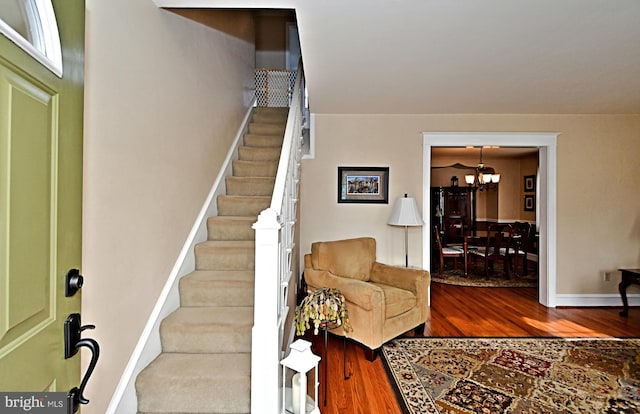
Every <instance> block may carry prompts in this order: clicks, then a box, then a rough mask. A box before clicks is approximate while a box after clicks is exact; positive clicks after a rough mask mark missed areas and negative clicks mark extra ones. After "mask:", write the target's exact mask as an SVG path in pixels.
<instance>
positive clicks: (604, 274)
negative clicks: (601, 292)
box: [602, 271, 611, 282]
mask: <svg viewBox="0 0 640 414" xmlns="http://www.w3.org/2000/svg"><path fill="white" fill-rule="evenodd" d="M602 280H604V281H605V282H608V281H610V280H611V272H607V271H604V272H602Z"/></svg>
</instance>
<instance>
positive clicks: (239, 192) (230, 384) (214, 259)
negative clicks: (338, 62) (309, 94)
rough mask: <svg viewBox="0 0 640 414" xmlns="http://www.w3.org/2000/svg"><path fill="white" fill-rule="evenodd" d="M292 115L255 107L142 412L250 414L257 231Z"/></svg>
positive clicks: (148, 382)
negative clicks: (255, 241) (224, 193)
mask: <svg viewBox="0 0 640 414" xmlns="http://www.w3.org/2000/svg"><path fill="white" fill-rule="evenodd" d="M287 113H288V108H256V110H255V111H254V114H253V117H252V121H251V123H250V125H249V129H248V132H247V134H246V135H245V136H244V146H241V147H240V148H239V149H238V160H235V161H233V176H230V177H227V178H226V195H224V196H220V197H218V200H217V203H218V216H215V217H210V218H209V219H208V221H207V228H208V240H207V241H205V242H203V243H200V244H198V245H196V247H195V256H196V270H195V271H194V272H193V273H191V274H189V275H187V276H185V277H183V278H182V279H181V280H180V288H179V290H180V308H178V309H177V310H176V311H175V312H173V313H172V314H170V315H169V316H167V317H166V318H165V319H164V320H163V321H162V323H161V326H160V338H161V343H162V353H161V354H160V355H159V356H158V357H157V358H156V359H155V360H154V361H153V362H151V363H150V364H149V365H148V366H147V367H146V368H145V369H144V370H143V371H142V372H141V373H140V374H139V375H138V377H137V379H136V394H137V397H138V413H139V414H151V413H154V414H155V413H164V414H169V413H181V414H188V413H209V414H214V413H215V414H217V413H221V414H222V413H232V414H240V413H249V412H250V411H251V401H250V394H251V392H250V385H251V330H252V326H253V296H254V262H255V260H254V255H255V243H254V230H253V229H252V227H251V225H252V224H253V223H255V222H256V220H257V217H258V214H259V213H260V212H261V211H262V210H264V209H265V208H267V207H269V204H270V202H271V195H272V192H273V185H274V179H275V175H276V171H277V168H278V161H279V157H280V151H281V146H282V140H283V136H284V129H285V124H286V119H287Z"/></svg>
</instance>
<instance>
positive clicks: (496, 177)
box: [491, 174, 500, 184]
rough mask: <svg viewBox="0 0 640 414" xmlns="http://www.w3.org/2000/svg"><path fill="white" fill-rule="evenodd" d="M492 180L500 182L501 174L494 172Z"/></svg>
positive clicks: (495, 182)
mask: <svg viewBox="0 0 640 414" xmlns="http://www.w3.org/2000/svg"><path fill="white" fill-rule="evenodd" d="M491 182H492V183H494V184H497V183H499V182H500V174H493V175H492V176H491Z"/></svg>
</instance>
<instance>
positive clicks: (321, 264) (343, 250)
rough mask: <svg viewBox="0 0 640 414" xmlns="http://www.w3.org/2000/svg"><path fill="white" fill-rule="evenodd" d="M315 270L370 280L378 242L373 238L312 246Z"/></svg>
mask: <svg viewBox="0 0 640 414" xmlns="http://www.w3.org/2000/svg"><path fill="white" fill-rule="evenodd" d="M311 260H312V265H313V268H314V269H319V270H327V271H329V272H331V273H333V274H334V275H338V276H342V277H346V278H349V279H357V280H362V281H365V282H366V281H367V280H369V277H370V275H371V267H372V266H373V263H374V262H375V261H376V240H375V239H374V238H371V237H362V238H359V239H349V240H340V241H335V242H316V243H313V244H311Z"/></svg>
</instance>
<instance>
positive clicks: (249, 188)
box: [226, 176, 276, 197]
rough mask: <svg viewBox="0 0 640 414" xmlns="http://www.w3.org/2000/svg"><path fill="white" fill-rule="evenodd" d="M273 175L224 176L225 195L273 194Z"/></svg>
mask: <svg viewBox="0 0 640 414" xmlns="http://www.w3.org/2000/svg"><path fill="white" fill-rule="evenodd" d="M275 181H276V179H275V178H274V177H233V176H229V177H227V178H226V184H227V195H249V196H269V197H271V195H272V194H273V186H274V184H275Z"/></svg>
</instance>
